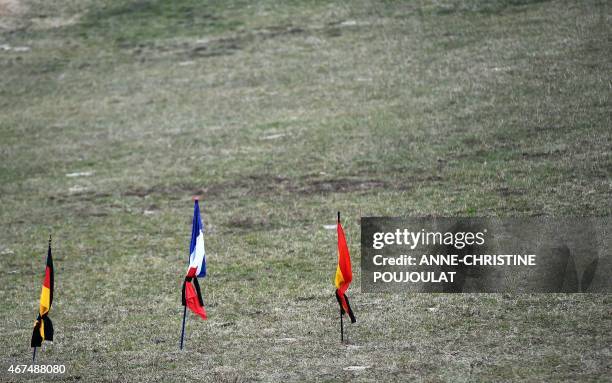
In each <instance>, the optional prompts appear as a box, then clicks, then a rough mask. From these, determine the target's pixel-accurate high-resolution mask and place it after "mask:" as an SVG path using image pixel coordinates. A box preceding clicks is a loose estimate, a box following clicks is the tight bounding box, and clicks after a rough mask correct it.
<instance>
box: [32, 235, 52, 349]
mask: <svg viewBox="0 0 612 383" xmlns="http://www.w3.org/2000/svg"><path fill="white" fill-rule="evenodd" d="M51 303H53V258H52V257H51V236H49V250H48V252H47V267H46V268H45V279H44V280H43V285H42V291H41V292H40V308H39V309H38V318H36V323H34V332H33V333H32V341H31V342H30V344H31V346H32V347H40V346H41V345H42V342H43V340H49V341H53V324H52V323H51V319H49V316H48V314H49V309H51Z"/></svg>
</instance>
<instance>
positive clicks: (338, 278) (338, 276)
mask: <svg viewBox="0 0 612 383" xmlns="http://www.w3.org/2000/svg"><path fill="white" fill-rule="evenodd" d="M334 282H335V284H336V288H337V289H339V288H340V285H342V283H344V276H343V275H342V271H340V266H336V279H335V281H334Z"/></svg>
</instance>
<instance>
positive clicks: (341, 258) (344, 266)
mask: <svg viewBox="0 0 612 383" xmlns="http://www.w3.org/2000/svg"><path fill="white" fill-rule="evenodd" d="M337 229H338V266H337V267H336V277H335V280H334V283H335V285H336V299H337V300H338V304H339V305H340V312H341V314H342V315H344V314H345V313H346V314H348V316H349V317H350V318H351V323H355V322H356V321H357V320H356V319H355V315H354V314H353V310H351V305H350V304H349V300H348V297H347V296H346V290H347V289H348V287H349V285H350V284H351V281H352V280H353V270H352V268H351V255H350V254H349V250H348V246H347V245H346V237H345V236H344V229H343V228H342V224H340V212H338V225H337Z"/></svg>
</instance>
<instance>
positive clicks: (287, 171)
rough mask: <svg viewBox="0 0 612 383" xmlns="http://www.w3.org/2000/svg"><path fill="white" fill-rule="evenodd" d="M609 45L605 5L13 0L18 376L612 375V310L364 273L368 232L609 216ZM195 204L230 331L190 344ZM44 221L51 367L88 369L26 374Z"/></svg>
mask: <svg viewBox="0 0 612 383" xmlns="http://www.w3.org/2000/svg"><path fill="white" fill-rule="evenodd" d="M611 41H612V5H611V4H610V3H609V2H607V1H605V0H601V1H525V0H491V1H485V0H476V1H445V0H437V1H436V0H431V1H430V0H422V1H410V2H387V1H380V2H370V1H356V2H351V4H350V5H348V4H346V3H343V2H327V1H314V2H308V3H306V2H299V1H287V2H283V3H282V4H276V2H274V1H258V2H241V1H196V0H192V1H188V0H182V1H165V0H151V1H142V0H140V1H135V0H130V1H124V2H120V1H102V0H98V1H93V0H87V1H85V0H82V1H77V0H70V1H56V0H28V1H19V0H10V1H9V0H0V228H1V230H0V264H1V266H2V267H1V270H0V275H1V278H2V279H1V284H0V292H1V294H0V330H1V331H0V333H1V336H0V370H1V371H0V380H1V381H20V380H26V379H28V380H39V381H48V380H53V381H108V382H111V381H113V382H115V381H142V382H151V381H160V382H175V381H177V382H178V381H191V380H192V379H193V378H194V377H195V378H197V379H202V380H205V381H218V382H242V381H313V380H317V381H337V380H340V381H349V380H351V381H381V380H382V381H424V382H441V381H449V382H467V381H554V382H559V381H593V382H595V381H610V380H612V362H611V360H612V297H611V296H610V295H603V294H599V295H598V294H574V295H562V294H559V295H555V294H550V295H499V294H481V295H478V294H456V295H450V294H420V295H419V294H405V295H383V294H361V293H360V286H359V267H358V265H359V259H360V251H359V232H360V228H359V218H360V217H361V216H371V215H376V216H384V215H389V216H423V215H436V216H501V217H504V216H531V215H552V216H555V215H558V216H568V215H569V216H572V215H577V216H589V215H597V216H600V215H609V214H611V213H612V203H611V200H612V178H611V174H612V129H611V127H612V123H611V118H612V117H611V116H612V113H611V110H612V107H611V105H612V104H611V100H610V94H611V89H612V78H611V76H610V74H611V73H612V50H611V49H610V43H611ZM75 173H77V174H75ZM194 194H200V195H202V214H203V220H204V224H205V226H206V247H207V259H208V271H209V275H208V277H207V278H205V279H204V280H202V282H201V284H202V287H203V293H204V297H205V301H206V308H207V311H208V314H209V320H208V321H206V322H204V321H201V320H199V319H196V318H195V317H194V316H190V317H189V318H188V321H187V340H186V348H187V351H186V352H179V351H178V341H179V335H180V325H181V314H182V307H181V305H180V286H181V282H182V277H183V275H184V272H185V270H186V262H187V257H188V247H189V239H190V233H191V226H190V225H191V214H192V209H193V206H192V201H191V196H192V195H194ZM337 210H340V211H342V214H343V217H344V224H345V229H346V231H347V237H348V241H349V246H350V249H351V252H352V257H353V264H354V265H356V266H355V270H354V272H355V283H354V284H353V285H352V286H351V288H350V290H349V296H350V297H351V302H352V304H353V305H354V309H355V312H356V315H357V318H358V322H357V324H355V325H353V326H350V328H349V330H348V331H349V338H350V344H349V345H341V344H340V342H339V339H338V338H339V334H338V318H337V304H336V303H335V298H334V295H333V287H332V277H333V273H334V271H335V265H336V249H335V246H336V235H335V231H334V230H327V229H325V228H324V225H329V224H333V223H334V219H335V214H336V211H337ZM49 233H52V234H53V236H54V260H55V268H56V297H55V301H54V305H53V308H52V310H51V318H52V319H53V321H54V324H55V328H56V330H55V331H56V341H55V342H54V343H53V344H52V345H51V344H46V345H45V347H44V350H42V351H41V352H40V353H39V356H38V361H39V362H40V363H46V364H64V365H65V366H66V370H67V371H66V374H64V375H61V376H60V375H58V376H55V377H53V378H51V377H49V376H42V375H39V376H32V375H29V376H21V377H17V376H15V375H10V374H8V373H7V369H8V367H9V366H10V365H11V364H25V363H29V361H30V358H31V349H30V348H29V341H30V336H31V326H32V324H33V322H34V319H35V313H36V310H37V304H38V295H39V292H40V283H41V279H42V276H43V270H44V257H45V255H46V244H47V237H48V235H49ZM608 256H609V255H608ZM350 366H360V367H365V368H361V369H356V370H351V369H350V368H349V369H346V368H347V367H350Z"/></svg>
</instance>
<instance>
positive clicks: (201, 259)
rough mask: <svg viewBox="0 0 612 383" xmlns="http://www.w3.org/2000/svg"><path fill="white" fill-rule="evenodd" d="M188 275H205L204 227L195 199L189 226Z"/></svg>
mask: <svg viewBox="0 0 612 383" xmlns="http://www.w3.org/2000/svg"><path fill="white" fill-rule="evenodd" d="M187 276H188V277H197V278H202V277H205V276H206V251H205V250H204V227H203V226H202V218H201V217H200V206H199V205H198V200H195V205H194V207H193V223H192V226H191V245H190V246H189V270H188V271H187Z"/></svg>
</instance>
